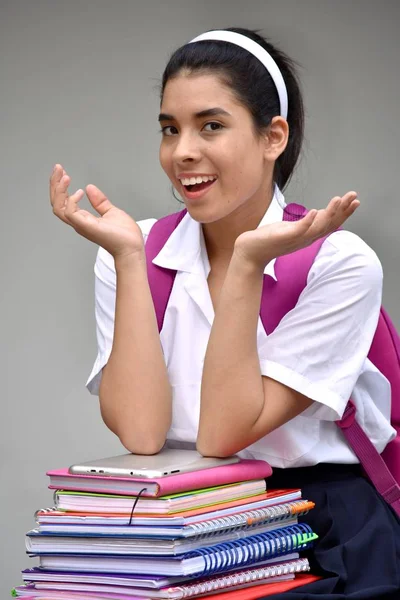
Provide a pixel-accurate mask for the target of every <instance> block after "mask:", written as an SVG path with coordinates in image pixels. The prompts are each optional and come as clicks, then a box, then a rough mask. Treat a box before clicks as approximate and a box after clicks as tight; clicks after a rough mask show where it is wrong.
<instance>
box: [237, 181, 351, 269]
mask: <svg viewBox="0 0 400 600" xmlns="http://www.w3.org/2000/svg"><path fill="white" fill-rule="evenodd" d="M359 205H360V202H359V200H358V199H357V193H356V192H347V194H345V195H344V196H342V197H340V196H335V197H334V198H332V200H331V201H330V202H329V204H328V206H327V207H326V208H323V209H321V210H316V209H313V210H310V211H309V212H308V213H307V215H306V216H305V217H303V218H302V219H300V220H299V221H279V222H277V223H271V224H270V225H264V226H263V227H259V228H258V229H254V230H252V231H245V232H244V233H242V234H241V235H239V237H238V238H237V239H236V242H235V248H234V256H236V257H237V258H239V259H240V260H244V261H245V262H246V263H248V264H250V265H251V266H253V267H256V268H259V269H260V270H264V268H265V266H266V265H267V264H268V262H269V261H270V260H272V259H273V258H277V257H278V256H282V255H283V254H290V253H291V252H294V251H296V250H300V249H301V248H305V247H306V246H309V245H310V244H312V243H313V242H314V241H315V240H317V239H319V238H321V237H324V236H326V235H328V234H330V233H332V232H333V231H335V230H336V229H338V227H340V226H341V225H343V223H344V222H345V221H346V219H348V218H349V217H350V216H351V215H352V214H353V213H354V211H355V210H356V209H357V207H358V206H359Z"/></svg>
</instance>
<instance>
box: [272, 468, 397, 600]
mask: <svg viewBox="0 0 400 600" xmlns="http://www.w3.org/2000/svg"><path fill="white" fill-rule="evenodd" d="M267 482H268V489H273V488H301V489H302V496H303V498H306V499H307V500H312V501H313V502H315V508H314V509H313V510H312V511H310V512H309V514H308V515H306V516H304V517H302V518H301V519H299V520H302V521H303V522H306V523H308V524H309V525H310V526H311V527H312V529H313V530H314V531H315V533H317V534H318V535H319V540H317V542H316V543H315V545H314V548H313V549H312V550H309V551H308V552H304V553H303V555H304V556H307V558H308V559H309V560H310V563H311V572H312V573H313V574H315V575H317V574H318V575H322V576H323V579H321V580H319V581H316V582H314V583H311V584H308V585H304V586H301V587H299V588H296V589H294V590H293V591H290V592H285V593H283V594H274V595H272V596H267V597H266V598H268V599H269V600H275V599H276V600H350V599H351V600H394V599H396V600H400V519H399V518H398V517H397V515H396V514H395V513H394V512H393V510H392V509H391V508H390V507H389V506H388V505H387V504H386V503H385V502H384V500H383V499H382V498H381V497H380V495H379V494H378V493H377V492H376V490H375V488H374V487H373V486H372V485H371V484H370V483H369V481H368V480H367V479H366V478H365V477H364V476H363V475H362V471H361V468H360V466H359V465H328V464H321V465H317V466H315V467H304V468H300V469H274V472H273V475H272V476H271V477H270V478H269V479H268V480H267Z"/></svg>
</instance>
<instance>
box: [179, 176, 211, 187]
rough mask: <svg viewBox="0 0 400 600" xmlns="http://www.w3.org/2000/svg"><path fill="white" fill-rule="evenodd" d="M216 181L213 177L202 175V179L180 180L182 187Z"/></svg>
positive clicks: (186, 178)
mask: <svg viewBox="0 0 400 600" xmlns="http://www.w3.org/2000/svg"><path fill="white" fill-rule="evenodd" d="M214 179H217V178H216V176H215V175H203V176H202V177H183V178H182V179H181V183H182V185H194V184H195V183H202V182H203V181H204V182H206V181H214Z"/></svg>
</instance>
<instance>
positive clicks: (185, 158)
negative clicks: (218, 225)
mask: <svg viewBox="0 0 400 600" xmlns="http://www.w3.org/2000/svg"><path fill="white" fill-rule="evenodd" d="M160 124H161V127H162V130H163V133H162V141H161V145H160V163H161V166H162V168H163V169H164V171H165V173H166V174H167V175H168V177H169V179H170V180H171V182H172V184H173V186H174V187H175V189H176V190H177V191H178V192H179V194H180V195H181V197H182V199H183V200H184V202H185V205H186V207H187V209H188V211H189V213H190V214H191V216H192V217H193V218H194V219H196V220H197V221H200V222H201V223H212V222H215V221H218V220H220V219H224V218H225V217H227V216H228V215H231V214H233V213H237V214H242V212H243V211H245V212H246V211H250V212H260V210H259V209H260V208H261V209H262V213H263V212H264V211H265V209H266V206H267V203H268V201H267V199H268V197H270V194H271V189H272V173H273V167H274V154H273V152H272V154H271V148H270V142H269V140H268V138H266V137H261V138H260V137H259V136H256V135H255V132H254V126H253V121H252V116H251V114H250V112H249V110H248V109H247V108H246V107H245V106H243V105H242V104H240V103H239V102H238V101H237V99H236V98H235V97H234V95H233V93H232V92H231V90H230V89H229V88H228V87H227V86H226V85H224V84H223V83H222V82H221V80H220V79H219V78H218V77H217V76H215V75H212V74H202V75H200V74H192V75H184V74H181V75H178V76H177V77H174V78H173V79H170V80H169V81H168V82H167V84H166V86H165V89H164V95H163V100H162V105H161V114H160ZM281 151H282V150H281ZM279 153H280V152H279ZM195 176H196V177H202V176H204V181H203V182H202V183H201V184H199V183H196V185H195V186H194V187H193V188H191V187H187V185H185V184H188V183H189V180H188V179H189V178H192V177H195ZM207 178H208V181H207ZM210 179H212V181H211V180H210ZM199 181H200V180H199V179H198V180H197V182H199ZM193 183H194V180H193V179H192V180H191V181H190V184H193Z"/></svg>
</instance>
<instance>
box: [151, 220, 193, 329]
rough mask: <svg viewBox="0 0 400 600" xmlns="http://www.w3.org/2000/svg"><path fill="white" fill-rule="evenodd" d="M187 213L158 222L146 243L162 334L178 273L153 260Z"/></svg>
mask: <svg viewBox="0 0 400 600" xmlns="http://www.w3.org/2000/svg"><path fill="white" fill-rule="evenodd" d="M186 212H187V211H186V209H185V210H181V211H180V212H178V213H173V214H172V215H167V216H166V217H163V218H162V219H159V220H158V221H156V222H155V223H154V225H153V227H152V228H151V230H150V233H149V236H148V238H147V241H146V246H145V253H146V263H147V278H148V280H149V286H150V292H151V295H152V298H153V303H154V309H155V312H156V317H157V325H158V331H160V332H161V329H162V326H163V323H164V316H165V310H166V308H167V304H168V300H169V297H170V295H171V291H172V286H173V285H174V281H175V276H176V271H174V270H173V269H166V268H164V267H159V266H158V265H155V264H153V259H154V258H155V257H156V256H157V254H158V253H159V252H160V250H161V249H162V248H163V247H164V244H165V243H166V242H167V240H168V238H169V236H170V235H171V234H172V232H173V231H174V230H175V229H176V227H177V226H178V225H179V223H180V222H181V221H182V219H183V217H184V216H185V214H186Z"/></svg>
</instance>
